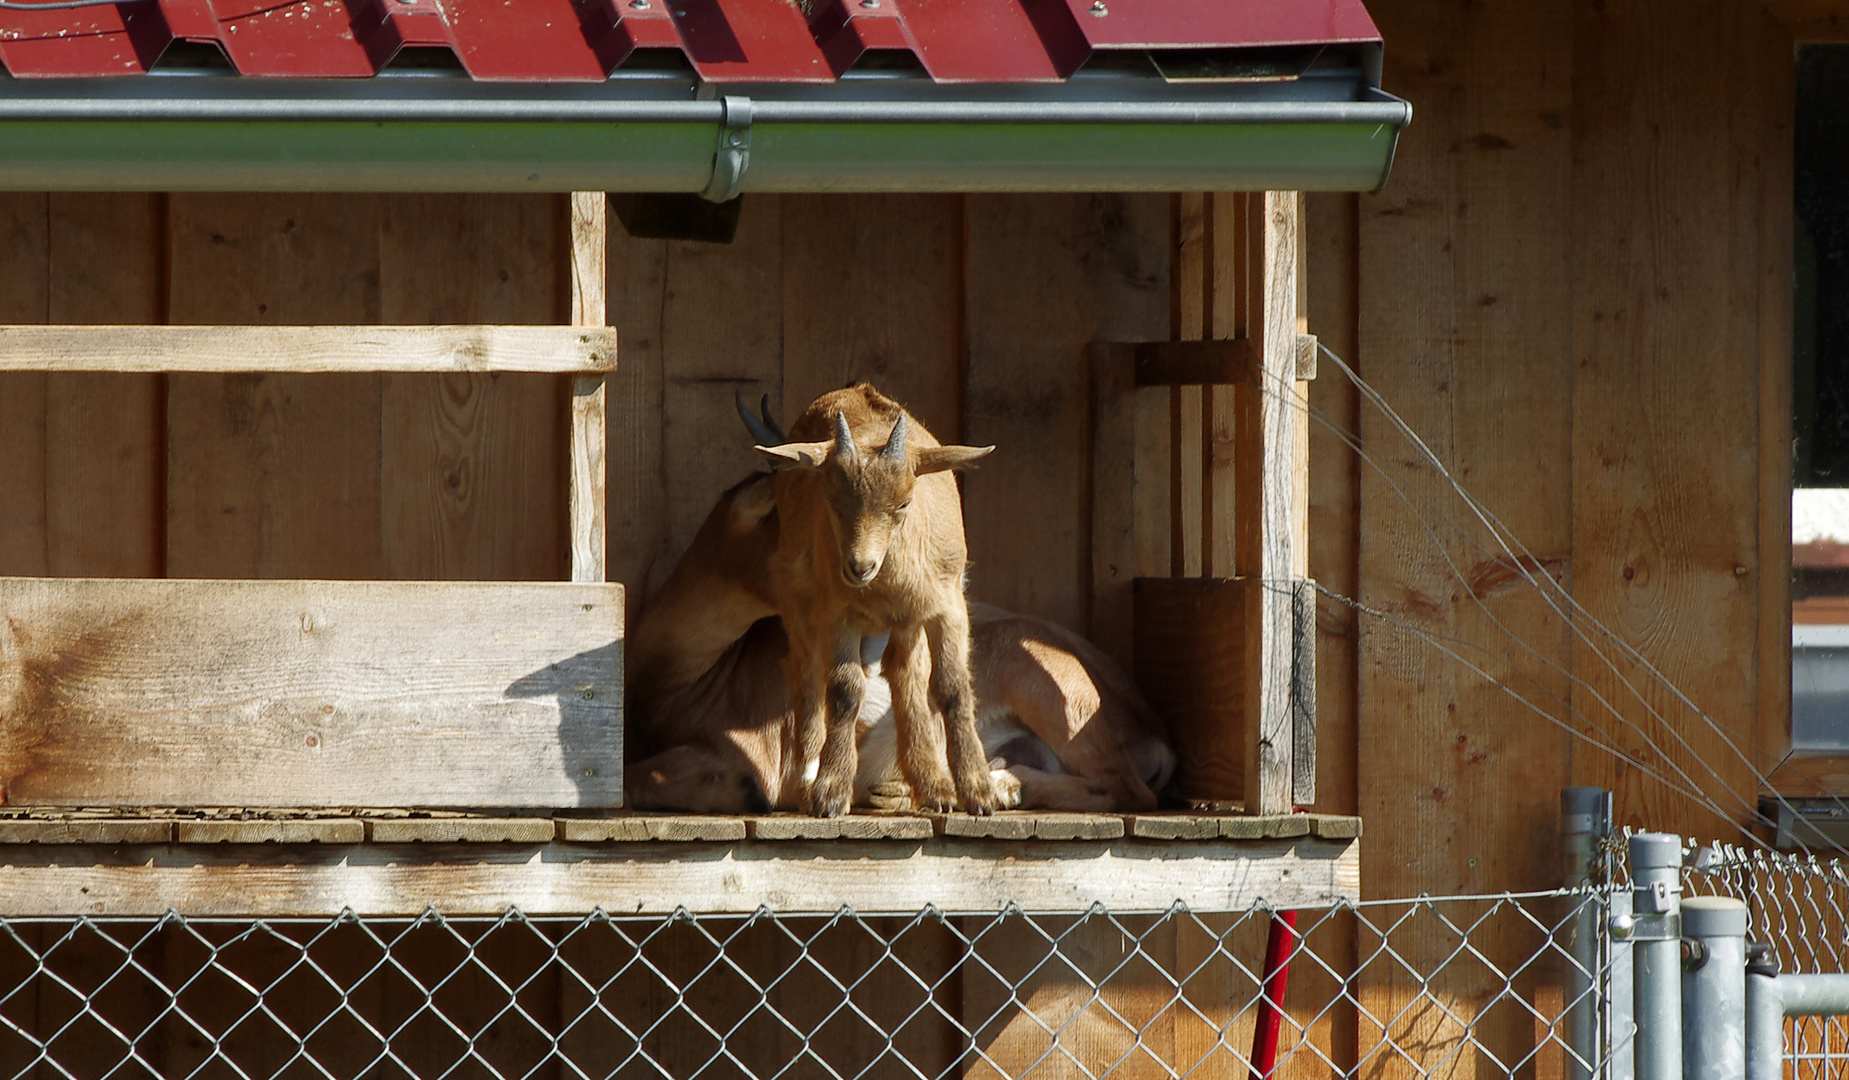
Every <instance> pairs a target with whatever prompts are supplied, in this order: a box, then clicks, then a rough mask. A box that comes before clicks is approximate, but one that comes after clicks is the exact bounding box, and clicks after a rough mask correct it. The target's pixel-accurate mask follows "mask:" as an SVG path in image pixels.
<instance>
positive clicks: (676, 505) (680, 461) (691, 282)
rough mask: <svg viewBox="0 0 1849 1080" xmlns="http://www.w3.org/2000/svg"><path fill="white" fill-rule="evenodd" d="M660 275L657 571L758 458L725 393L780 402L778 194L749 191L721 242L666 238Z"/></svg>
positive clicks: (780, 204)
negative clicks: (660, 530) (661, 529)
mask: <svg viewBox="0 0 1849 1080" xmlns="http://www.w3.org/2000/svg"><path fill="white" fill-rule="evenodd" d="M665 281H666V284H665V292H664V301H665V306H664V308H663V310H662V321H661V340H662V361H663V378H664V382H663V392H662V451H661V452H662V460H663V462H664V475H665V478H666V481H667V485H668V493H667V504H666V508H667V546H666V551H667V553H668V558H667V561H666V563H665V565H663V566H662V567H661V568H660V573H661V574H663V575H664V576H665V574H666V572H667V570H668V568H671V567H672V566H673V560H674V559H676V558H678V557H679V556H680V553H681V552H682V551H684V550H685V549H686V547H687V543H688V541H689V540H691V539H692V538H693V534H694V532H695V531H696V530H697V529H698V528H699V527H700V522H702V521H704V520H705V518H706V514H707V511H709V510H711V509H712V506H713V501H714V500H715V499H717V498H718V497H719V493H720V492H722V491H724V490H725V489H726V488H728V487H730V486H732V485H733V484H735V483H737V482H738V481H739V480H741V479H743V478H744V477H745V476H746V475H747V474H748V473H750V472H751V470H753V469H755V468H757V467H758V466H759V465H760V464H761V463H762V459H761V458H759V457H758V456H757V455H756V454H754V453H752V452H751V438H750V436H749V435H747V434H746V433H745V430H744V428H743V427H741V426H740V424H739V422H738V415H737V413H736V412H735V411H734V410H733V406H732V394H733V393H734V392H735V391H736V392H739V393H741V394H743V396H744V398H745V400H746V401H756V400H757V399H758V397H759V395H761V394H766V393H768V394H769V395H770V402H771V408H772V409H773V410H774V409H776V408H778V404H779V402H781V401H782V400H783V302H784V290H783V200H782V198H781V197H780V196H776V195H770V196H755V195H754V196H752V198H751V199H750V200H748V201H747V203H746V205H745V207H744V210H743V212H742V214H741V215H740V218H739V223H738V234H737V236H736V237H735V238H734V239H733V242H732V243H730V244H701V243H692V242H683V241H676V242H673V243H670V244H669V245H668V253H667V266H666V278H665ZM618 329H619V332H620V331H621V329H622V328H621V327H619V328H618ZM803 404H805V405H806V404H808V402H804V403H803Z"/></svg>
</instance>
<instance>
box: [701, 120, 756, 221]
mask: <svg viewBox="0 0 1849 1080" xmlns="http://www.w3.org/2000/svg"><path fill="white" fill-rule="evenodd" d="M719 101H720V104H721V105H723V106H724V107H725V119H724V120H722V121H720V123H719V145H718V147H717V149H715V150H714V152H713V176H712V179H710V180H708V181H707V182H706V190H705V191H702V192H700V197H701V198H702V199H706V200H707V201H709V202H716V203H722V202H730V201H731V200H733V199H735V198H737V197H738V193H739V191H740V190H741V189H743V188H744V186H745V170H746V169H748V168H750V167H751V99H750V98H748V97H745V96H743V95H740V94H727V95H726V96H724V97H722V98H720V99H719Z"/></svg>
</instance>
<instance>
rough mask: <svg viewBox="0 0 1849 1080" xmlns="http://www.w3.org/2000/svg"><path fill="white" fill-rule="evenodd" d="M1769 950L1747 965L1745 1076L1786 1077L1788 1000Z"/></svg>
mask: <svg viewBox="0 0 1849 1080" xmlns="http://www.w3.org/2000/svg"><path fill="white" fill-rule="evenodd" d="M1778 978H1779V976H1778V965H1777V961H1776V958H1775V957H1773V956H1772V955H1771V954H1770V950H1767V954H1766V955H1761V956H1759V957H1758V958H1756V959H1755V960H1754V961H1753V963H1752V965H1751V966H1749V967H1748V968H1747V969H1746V1080H1784V1076H1785V1003H1784V1001H1783V1000H1781V999H1780V996H1779V992H1778Z"/></svg>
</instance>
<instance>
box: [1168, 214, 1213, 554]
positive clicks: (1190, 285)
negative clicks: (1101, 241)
mask: <svg viewBox="0 0 1849 1080" xmlns="http://www.w3.org/2000/svg"><path fill="white" fill-rule="evenodd" d="M1209 203H1210V196H1207V195H1204V194H1202V193H1200V192H1187V193H1184V194H1181V195H1177V196H1175V269H1174V277H1173V278H1172V279H1171V280H1170V282H1169V295H1170V297H1171V299H1170V301H1169V337H1170V339H1171V340H1174V341H1199V340H1201V339H1202V338H1203V337H1205V336H1207V331H1208V324H1209V322H1210V321H1211V320H1212V314H1213V312H1212V304H1211V303H1210V299H1209V296H1210V293H1211V291H1212V288H1213V265H1212V255H1213V239H1212V237H1211V235H1210V234H1209V224H1208V222H1209V217H1208V208H1209ZM1204 394H1205V391H1204V390H1203V388H1201V387H1198V386H1174V387H1170V388H1169V438H1170V444H1169V463H1170V465H1169V467H1170V469H1171V483H1170V489H1171V493H1170V496H1169V507H1170V522H1169V573H1170V574H1171V575H1173V576H1175V577H1199V576H1200V575H1201V573H1202V572H1203V570H1202V565H1203V556H1204V553H1205V551H1206V549H1207V548H1209V547H1211V546H1212V532H1213V524H1212V520H1211V518H1209V517H1208V516H1207V515H1206V514H1205V512H1204V511H1205V509H1206V507H1205V505H1204V503H1203V499H1202V494H1203V487H1202V484H1203V482H1204V479H1205V477H1206V475H1207V473H1206V471H1205V470H1204V469H1203V461H1202V447H1203V445H1204V443H1205V436H1206V432H1205V431H1204V430H1203V427H1202V420H1203V414H1202V407H1203V398H1204Z"/></svg>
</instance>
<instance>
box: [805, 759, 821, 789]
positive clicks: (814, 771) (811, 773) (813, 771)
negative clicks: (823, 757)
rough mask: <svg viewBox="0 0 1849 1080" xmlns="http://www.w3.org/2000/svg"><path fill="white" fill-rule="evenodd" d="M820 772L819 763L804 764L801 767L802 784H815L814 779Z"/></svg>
mask: <svg viewBox="0 0 1849 1080" xmlns="http://www.w3.org/2000/svg"><path fill="white" fill-rule="evenodd" d="M821 771H822V763H821V762H820V761H811V762H809V763H807V764H805V765H804V766H803V783H805V784H813V783H815V778H816V776H817V775H818V774H820V773H821Z"/></svg>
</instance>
